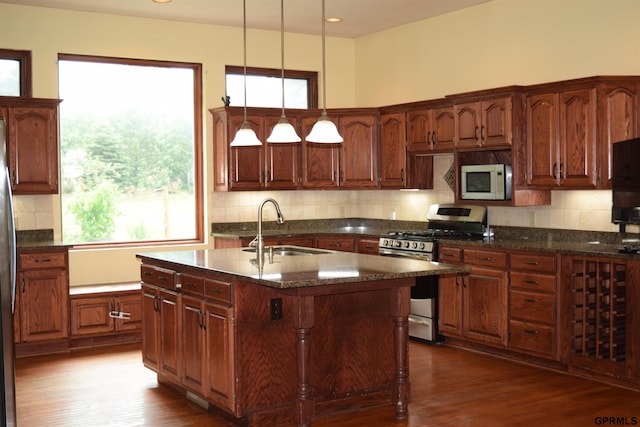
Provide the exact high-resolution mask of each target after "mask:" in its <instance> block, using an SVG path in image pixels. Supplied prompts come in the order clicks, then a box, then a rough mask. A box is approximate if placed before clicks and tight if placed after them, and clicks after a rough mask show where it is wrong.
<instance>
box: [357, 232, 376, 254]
mask: <svg viewBox="0 0 640 427" xmlns="http://www.w3.org/2000/svg"><path fill="white" fill-rule="evenodd" d="M379 246H380V239H379V238H377V237H367V236H358V237H357V249H356V250H357V252H358V253H360V254H369V255H378V249H379Z"/></svg>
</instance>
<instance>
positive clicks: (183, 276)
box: [178, 273, 204, 296]
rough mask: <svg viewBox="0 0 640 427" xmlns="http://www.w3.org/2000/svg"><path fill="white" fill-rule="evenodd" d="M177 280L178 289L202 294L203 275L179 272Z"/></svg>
mask: <svg viewBox="0 0 640 427" xmlns="http://www.w3.org/2000/svg"><path fill="white" fill-rule="evenodd" d="M178 280H179V281H180V289H181V290H182V292H184V293H189V294H193V295H200V296H202V295H204V276H196V275H194V274H187V273H180V274H179V276H178Z"/></svg>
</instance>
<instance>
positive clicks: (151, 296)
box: [142, 283, 160, 372]
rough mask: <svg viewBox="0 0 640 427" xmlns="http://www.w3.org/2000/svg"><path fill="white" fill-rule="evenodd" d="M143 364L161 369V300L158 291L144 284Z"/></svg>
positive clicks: (154, 368)
mask: <svg viewBox="0 0 640 427" xmlns="http://www.w3.org/2000/svg"><path fill="white" fill-rule="evenodd" d="M142 362H143V363H144V365H145V366H146V367H148V368H149V369H152V370H154V371H156V372H158V371H159V369H160V300H159V295H158V290H157V289H155V288H153V287H151V286H148V285H146V284H144V283H143V284H142Z"/></svg>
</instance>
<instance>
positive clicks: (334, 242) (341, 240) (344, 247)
mask: <svg viewBox="0 0 640 427" xmlns="http://www.w3.org/2000/svg"><path fill="white" fill-rule="evenodd" d="M316 247H317V248H318V249H330V250H332V251H343V252H355V251H356V239H355V237H353V236H339V235H333V236H318V237H316Z"/></svg>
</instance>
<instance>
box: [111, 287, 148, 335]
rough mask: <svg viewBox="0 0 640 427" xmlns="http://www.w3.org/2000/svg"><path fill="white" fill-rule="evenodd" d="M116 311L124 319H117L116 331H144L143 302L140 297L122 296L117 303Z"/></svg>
mask: <svg viewBox="0 0 640 427" xmlns="http://www.w3.org/2000/svg"><path fill="white" fill-rule="evenodd" d="M114 303H115V311H116V312H119V313H122V314H123V317H124V319H116V321H115V324H116V331H117V332H124V331H139V330H140V329H142V302H141V301H140V295H122V296H119V297H118V298H117V299H116V300H115V301H114Z"/></svg>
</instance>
